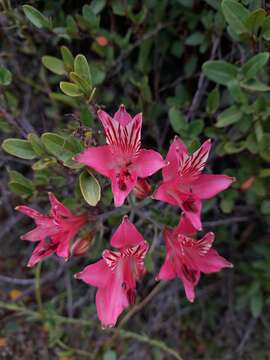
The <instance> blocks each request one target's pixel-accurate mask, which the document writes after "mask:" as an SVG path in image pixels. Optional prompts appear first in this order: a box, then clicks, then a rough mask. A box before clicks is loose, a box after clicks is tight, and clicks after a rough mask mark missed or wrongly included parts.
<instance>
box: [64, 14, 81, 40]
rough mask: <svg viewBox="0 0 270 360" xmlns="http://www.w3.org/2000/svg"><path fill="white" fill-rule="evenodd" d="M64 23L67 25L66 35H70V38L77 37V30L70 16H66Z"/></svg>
mask: <svg viewBox="0 0 270 360" xmlns="http://www.w3.org/2000/svg"><path fill="white" fill-rule="evenodd" d="M66 23H67V33H68V34H70V35H71V36H76V35H78V33H79V29H78V26H77V23H76V21H75V20H74V19H73V17H72V16H71V15H68V16H67V18H66Z"/></svg>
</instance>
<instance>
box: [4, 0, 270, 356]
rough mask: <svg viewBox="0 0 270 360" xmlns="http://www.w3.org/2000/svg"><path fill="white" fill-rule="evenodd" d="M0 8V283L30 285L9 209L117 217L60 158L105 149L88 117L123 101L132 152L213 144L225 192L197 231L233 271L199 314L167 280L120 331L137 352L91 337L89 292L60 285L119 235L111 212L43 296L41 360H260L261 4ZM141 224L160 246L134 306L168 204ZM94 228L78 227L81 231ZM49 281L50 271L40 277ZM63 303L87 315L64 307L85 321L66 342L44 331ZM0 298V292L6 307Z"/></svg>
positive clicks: (263, 348)
mask: <svg viewBox="0 0 270 360" xmlns="http://www.w3.org/2000/svg"><path fill="white" fill-rule="evenodd" d="M0 7H1V14H0V26H1V28H0V35H1V43H0V51H1V52H0V131H1V132H0V137H1V141H2V148H3V150H4V151H3V152H1V154H0V164H1V189H2V196H1V203H2V205H3V209H1V212H0V215H1V220H2V221H3V231H2V235H1V234H0V239H1V243H2V244H3V245H2V246H3V254H2V255H1V257H0V258H1V270H0V271H1V273H3V274H7V275H8V274H14V276H16V277H20V272H23V273H24V277H27V276H29V271H28V270H26V269H24V264H25V263H26V259H27V257H28V256H29V248H28V249H27V246H26V244H22V243H21V242H20V241H19V238H18V234H21V233H22V232H23V231H22V228H24V227H26V226H28V224H27V223H26V222H25V219H23V220H22V218H21V217H17V218H16V217H15V215H14V212H13V210H12V207H13V206H15V205H16V204H18V203H21V202H30V203H31V204H35V205H36V206H40V207H44V206H45V204H47V194H46V193H47V192H48V191H54V192H55V193H56V194H57V195H58V196H59V197H60V198H61V199H62V200H63V201H64V202H65V203H66V204H67V205H68V206H69V207H70V208H71V209H77V208H86V209H88V210H89V209H90V210H89V211H92V212H93V214H95V211H98V212H100V213H102V212H104V211H108V210H110V209H113V205H112V204H111V193H110V190H109V189H108V184H107V183H106V182H105V181H104V179H102V178H99V177H98V176H97V177H96V175H94V174H92V173H91V174H89V173H88V172H86V171H84V170H83V169H81V167H80V166H78V164H76V163H75V162H74V161H73V160H72V157H73V156H74V155H76V154H77V153H79V152H80V151H81V150H82V149H83V148H84V147H85V146H88V145H93V144H97V143H99V142H101V141H102V138H103V137H102V134H101V132H100V125H99V123H98V121H97V119H96V116H95V111H96V108H97V104H98V105H100V106H103V107H104V108H105V109H106V110H107V111H108V112H110V113H113V112H114V111H116V110H117V108H118V106H119V105H120V104H121V103H124V104H125V106H126V108H127V110H128V111H129V112H130V113H132V114H135V113H137V112H141V111H142V112H143V117H144V123H143V124H144V125H143V126H144V127H143V139H142V142H143V144H144V145H145V146H146V147H148V148H150V147H153V148H155V149H156V150H158V151H160V152H161V153H162V154H163V155H164V156H165V155H166V152H167V150H168V147H169V144H170V141H171V139H172V138H173V136H174V134H175V133H176V134H178V135H179V136H180V137H181V138H182V139H183V140H184V141H185V142H186V143H187V145H188V147H189V149H190V151H193V150H195V149H197V147H198V146H199V144H200V143H201V141H202V140H204V139H206V138H211V139H212V140H213V143H214V146H213V151H212V153H211V158H210V163H209V169H211V171H213V172H215V173H226V174H228V175H232V176H234V177H235V178H236V182H235V184H234V185H233V186H232V188H230V189H229V190H227V191H226V192H224V193H222V194H221V195H220V196H218V197H217V198H215V199H213V200H210V201H207V202H205V204H204V210H203V211H204V213H203V219H204V220H205V223H204V225H205V228H206V229H208V228H211V229H212V230H213V231H214V232H215V233H216V236H217V245H216V246H218V249H219V251H220V252H221V253H222V255H224V256H226V257H227V258H228V259H229V260H230V261H232V262H233V263H234V265H235V268H234V270H233V271H231V272H224V273H222V274H219V275H213V276H211V277H210V276H209V277H207V278H204V279H203V280H202V281H201V283H200V285H199V289H198V293H199V296H198V299H197V301H196V303H195V305H190V304H188V303H187V302H186V300H184V296H183V292H182V288H181V287H180V285H179V284H178V283H177V282H176V281H174V282H173V283H170V284H168V285H166V288H165V289H163V290H162V292H161V293H160V294H157V295H156V297H155V298H154V300H152V302H151V303H150V304H149V305H147V307H145V309H143V311H142V312H140V313H139V314H137V315H136V316H135V317H134V318H132V319H131V320H130V321H129V323H128V325H126V330H132V331H133V332H134V334H135V335H133V338H132V337H131V339H129V337H128V335H127V334H128V333H126V335H125V334H124V333H123V334H122V335H120V337H119V338H118V341H111V336H112V334H111V333H102V332H101V331H100V330H99V329H98V330H97V326H98V322H97V319H96V318H95V315H94V314H95V309H94V307H93V305H92V304H93V299H94V295H93V294H94V292H90V293H89V294H88V295H87V297H86V296H85V291H86V290H85V287H84V286H83V285H81V284H77V283H76V284H75V281H74V282H73V280H71V275H72V273H73V272H74V271H77V270H78V269H81V268H82V266H84V265H85V264H87V263H89V261H95V260H96V259H97V258H98V257H99V255H100V252H101V249H102V248H104V247H105V246H106V241H108V239H109V238H110V233H111V231H112V230H113V229H114V228H115V226H116V225H117V224H118V223H119V219H120V215H121V214H118V213H116V214H114V215H115V216H113V217H110V218H109V219H106V221H107V222H106V221H105V223H102V224H101V225H100V228H99V231H98V232H97V233H96V237H95V239H94V241H93V244H92V246H91V248H90V250H89V256H88V257H87V258H85V259H81V260H77V261H74V262H72V263H71V265H70V267H69V268H67V269H65V270H63V271H64V272H65V274H66V278H67V279H69V280H66V281H65V282H64V284H61V283H59V284H54V286H52V285H48V286H47V287H48V289H47V290H46V291H45V294H44V297H45V302H46V311H47V322H46V323H45V325H44V323H43V327H42V330H41V331H43V332H44V334H45V335H44V340H43V341H44V342H43V343H42V344H41V345H40V347H41V348H42V347H49V350H48V352H49V355H48V356H49V359H54V358H58V357H59V356H60V355H61V353H62V355H63V354H64V355H65V356H67V357H68V358H72V357H74V358H75V359H77V358H78V359H80V358H81V357H82V358H83V357H85V356H86V357H87V355H85V354H84V355H83V354H80V353H78V352H76V350H74V348H79V349H83V350H84V351H86V352H87V351H88V352H90V353H91V352H92V355H93V354H94V355H93V356H94V358H95V359H99V358H100V359H106V360H108V359H115V358H117V359H118V358H119V359H138V358H143V357H144V358H146V359H170V358H173V357H171V356H174V355H172V354H170V353H169V352H168V351H166V350H165V351H164V349H163V348H162V346H163V345H164V344H167V345H164V346H168V347H171V348H173V349H175V350H176V352H177V353H179V354H180V355H181V356H182V357H183V358H184V359H223V358H224V359H236V358H237V359H238V358H239V359H240V358H244V359H256V360H257V359H266V358H267V354H268V356H269V353H268V351H269V333H270V332H269V300H270V270H269V262H270V248H269V224H270V220H269V215H270V182H269V178H270V110H269V109H270V85H269V49H270V6H269V4H267V2H266V1H263V0H242V1H237V0H223V1H216V0H205V1H203V0H201V1H200V0H158V1H157V0H146V1H136V0H133V1H131V0H110V1H109V0H107V1H106V0H92V1H71V0H70V1H64V0H62V1H54V0H51V1H29V2H20V1H9V0H1V1H0ZM82 171H83V172H82ZM159 176H160V175H157V176H156V177H155V180H157V181H158V180H159V179H160V177H159ZM80 189H81V190H80ZM100 191H101V195H100ZM83 194H84V196H83ZM85 194H86V195H85ZM100 196H101V200H100ZM99 200H100V201H99ZM96 204H97V208H93V206H95V205H96ZM152 204H154V203H152ZM89 205H91V206H92V207H91V208H89ZM124 210H128V209H127V208H124ZM143 214H144V217H143ZM143 214H142V213H141V215H142V217H141V219H139V218H136V219H137V221H138V222H139V223H140V228H141V231H142V232H143V233H144V234H145V237H146V238H147V240H149V241H150V242H152V241H153V242H157V243H158V244H161V245H160V247H159V248H155V249H154V251H153V252H151V254H150V256H149V258H148V265H147V266H148V270H149V273H150V275H149V276H148V277H147V279H146V280H144V282H143V284H142V285H141V286H140V288H139V293H140V296H141V297H142V298H143V297H145V296H146V295H147V293H148V292H149V290H150V289H151V288H153V286H154V281H153V274H154V273H156V271H157V269H158V268H159V266H160V263H161V261H162V258H163V257H164V249H163V242H162V240H161V238H160V235H157V233H156V231H157V229H156V227H155V223H158V224H168V225H174V224H175V223H176V222H177V219H178V213H177V211H176V209H172V207H169V206H164V207H163V208H162V211H161V210H160V208H159V207H158V206H157V204H156V203H155V204H154V205H149V206H147V210H146V212H145V213H143ZM133 216H135V217H136V216H137V217H138V214H133ZM147 217H148V218H149V217H150V218H152V219H153V221H154V222H152V223H149V221H147ZM94 225H95V224H89V229H92V227H93V226H94ZM7 239H8V241H7ZM102 239H103V240H102ZM104 239H105V240H104ZM89 259H90V260H89ZM14 268H16V269H17V270H15V271H14ZM56 268H57V264H56V263H53V262H50V260H49V261H47V262H46V264H45V266H44V269H45V270H44V273H46V272H48V273H50V272H51V271H55V269H56ZM18 274H19V275H18ZM70 283H71V285H70ZM8 286H9V287H10V286H11V287H12V285H11V284H9V285H8ZM70 289H72V293H73V295H72V296H73V301H74V302H75V304H76V299H77V302H78V301H79V300H80V299H83V300H82V301H83V306H81V305H79V306H78V307H77V308H76V307H75V310H74V313H73V315H74V316H75V318H84V319H91V321H90V320H89V326H88V327H87V329H86V330H85V329H81V327H80V326H78V339H77V340H75V339H74V338H73V337H72V331H73V330H72V329H71V328H70V327H69V326H67V327H65V326H64V325H63V324H62V323H61V322H58V321H57V320H56V316H57V314H60V313H63V314H66V313H67V312H68V309H67V308H66V305H65V304H66V302H67V301H70ZM7 290H8V289H7V288H5V291H3V295H2V292H1V294H0V296H1V297H2V296H3V300H4V301H7V299H8V293H7ZM74 299H75V300H74ZM90 299H91V301H90ZM26 301H27V299H25V298H24V299H23V300H22V302H21V304H20V306H24V305H25V304H26ZM28 301H30V303H31V307H33V308H34V306H35V305H34V304H32V302H33V301H31V299H30V300H28ZM17 303H18V302H17ZM89 304H90V305H89ZM68 315H70V314H68ZM39 324H40V323H39ZM13 326H14V327H15V330H14V329H13V330H10V324H9V322H7V323H5V326H3V328H2V330H0V334H1V335H2V336H11V335H10V334H12V331H15V333H16V332H20V331H22V330H21V329H23V328H24V327H26V328H28V327H29V326H30V325H27V326H26V325H25V324H24V323H21V322H17V323H16V324H15V325H13ZM31 326H41V325H31ZM74 326H77V325H74ZM27 331H28V330H26V332H27ZM1 332H2V333H1ZM136 334H137V335H138V336H142V337H143V336H144V334H146V335H147V336H146V339H148V340H145V338H144V340H142V339H141V340H140V339H136ZM152 337H154V338H157V339H158V340H157V341H158V344H159V345H158V346H157V345H155V344H153V343H151V338H152ZM140 341H141V342H140ZM65 344H66V345H65ZM142 344H143V345H142ZM160 344H161V345H160ZM162 344H163V345H162ZM10 346H11V348H12V351H14V353H13V354H16V351H19V350H16V348H15V346H14V344H13V342H12V341H11V343H10ZM65 347H66V348H65ZM20 351H21V350H20ZM33 351H36V352H33V353H32V354H31V353H30V355H29V356H30V357H28V359H32V358H33V359H35V358H38V359H43V358H42V357H41V356H42V355H40V349H39V348H38V349H35V350H33ZM37 354H38V355H37ZM59 354H60V355H59ZM180 355H179V356H180ZM31 356H32V357H31ZM35 356H36V357H35ZM88 356H89V358H91V357H90V355H88ZM138 356H139V357H138ZM13 358H14V357H13ZM25 358H26V357H25ZM45 358H46V357H44V359H45Z"/></svg>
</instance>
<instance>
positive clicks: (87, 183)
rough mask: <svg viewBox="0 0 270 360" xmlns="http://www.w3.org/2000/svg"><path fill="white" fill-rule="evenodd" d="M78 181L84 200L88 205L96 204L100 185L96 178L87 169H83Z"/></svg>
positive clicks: (99, 193)
mask: <svg viewBox="0 0 270 360" xmlns="http://www.w3.org/2000/svg"><path fill="white" fill-rule="evenodd" d="M79 183H80V189H81V193H82V195H83V197H84V200H85V201H86V202H87V203H88V204H89V205H91V206H96V205H97V203H98V202H99V200H100V195H101V190H100V185H99V182H98V181H97V179H96V178H95V177H94V175H92V174H91V173H89V172H88V171H84V172H82V173H81V174H80V177H79Z"/></svg>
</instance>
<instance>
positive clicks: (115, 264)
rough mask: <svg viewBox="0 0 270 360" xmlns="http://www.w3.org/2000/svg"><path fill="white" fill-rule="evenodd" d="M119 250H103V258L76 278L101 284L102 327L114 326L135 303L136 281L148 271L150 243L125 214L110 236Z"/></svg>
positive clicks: (99, 312)
mask: <svg viewBox="0 0 270 360" xmlns="http://www.w3.org/2000/svg"><path fill="white" fill-rule="evenodd" d="M111 245H112V246H113V247H115V248H117V249H119V251H111V250H104V251H103V254H102V259H101V260H99V261H98V262H96V263H95V264H91V265H88V266H86V268H85V269H84V270H83V271H82V272H79V273H77V274H75V278H76V279H80V280H82V281H84V282H85V283H87V284H89V285H92V286H95V287H97V288H98V291H97V294H96V306H97V312H98V317H99V319H100V321H101V324H102V326H103V327H112V326H114V325H115V324H116V321H117V318H118V316H119V315H120V314H121V312H122V311H123V310H124V309H125V308H126V307H128V306H129V305H130V304H134V303H135V297H136V281H137V280H139V279H141V278H142V276H143V275H144V273H145V268H144V257H145V254H146V253H147V250H148V244H147V242H146V241H145V240H144V238H143V237H142V235H141V234H140V233H139V232H138V230H137V229H136V227H135V226H134V225H133V224H131V223H130V222H129V220H128V218H127V216H124V218H123V221H122V224H121V225H120V226H119V227H118V229H117V230H116V232H115V233H114V235H113V237H112V239H111Z"/></svg>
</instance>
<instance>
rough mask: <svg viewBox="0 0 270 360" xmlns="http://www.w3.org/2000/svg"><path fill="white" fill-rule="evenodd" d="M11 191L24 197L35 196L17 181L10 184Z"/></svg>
mask: <svg viewBox="0 0 270 360" xmlns="http://www.w3.org/2000/svg"><path fill="white" fill-rule="evenodd" d="M8 186H9V189H10V191H12V192H14V193H15V194H17V195H19V196H22V197H28V196H31V195H33V191H32V190H30V189H29V188H28V187H26V186H24V185H23V184H20V183H17V182H15V181H10V182H9V183H8Z"/></svg>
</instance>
